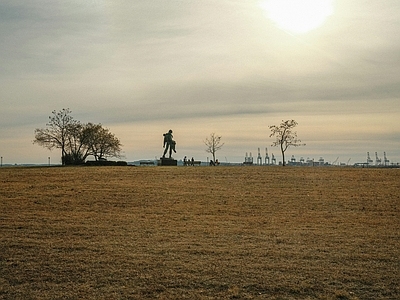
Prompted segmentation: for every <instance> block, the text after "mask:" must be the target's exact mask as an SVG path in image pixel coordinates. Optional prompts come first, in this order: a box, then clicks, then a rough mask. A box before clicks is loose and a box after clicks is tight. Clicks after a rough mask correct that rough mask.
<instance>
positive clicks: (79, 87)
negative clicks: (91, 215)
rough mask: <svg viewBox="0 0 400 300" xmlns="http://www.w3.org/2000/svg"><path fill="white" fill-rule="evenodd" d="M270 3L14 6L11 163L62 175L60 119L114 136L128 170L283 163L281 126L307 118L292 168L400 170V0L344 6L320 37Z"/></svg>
mask: <svg viewBox="0 0 400 300" xmlns="http://www.w3.org/2000/svg"><path fill="white" fill-rule="evenodd" d="M261 2H263V1H258V0H202V1H198V0H197V1H194V0H169V1H164V0H113V1H111V0H109V1H106V0H63V1H61V0H35V1H26V0H2V1H1V2H0V41H1V44H0V105H1V110H0V111H1V118H0V155H1V156H2V157H3V164H5V163H17V164H20V163H47V161H48V157H51V160H52V162H53V163H58V162H60V152H59V151H56V150H54V151H52V152H50V151H49V150H47V149H44V148H41V147H40V146H38V145H33V144H32V140H33V139H34V129H35V128H44V127H45V125H46V123H47V121H48V116H49V115H51V112H52V111H53V110H57V111H58V110H61V109H62V108H69V109H71V110H72V115H73V116H74V118H75V119H77V120H79V121H81V122H84V123H85V122H93V123H102V124H103V125H104V126H105V127H107V128H109V129H110V131H111V132H113V133H115V134H116V136H117V137H118V138H119V139H120V140H121V142H122V144H123V151H124V155H125V160H127V161H133V160H138V159H153V158H155V157H159V156H160V155H161V154H162V152H163V148H162V134H163V133H164V132H167V131H168V130H169V129H172V130H173V132H174V139H175V140H176V142H177V146H176V148H177V154H176V155H175V157H176V158H177V159H181V158H183V156H185V155H187V156H189V157H192V156H194V157H195V159H196V160H204V161H205V160H207V157H209V156H210V155H209V154H208V153H206V152H205V148H206V147H205V145H204V143H203V141H204V140H205V138H206V137H208V136H209V135H210V133H212V132H215V133H216V134H217V135H221V136H222V140H223V142H225V145H224V146H223V148H222V149H221V150H220V151H219V152H218V153H217V156H218V158H219V159H220V161H229V162H243V161H244V157H245V154H246V152H248V153H250V152H251V153H252V155H253V157H255V159H256V156H257V149H258V148H261V155H262V156H263V157H264V156H265V147H268V152H269V154H270V155H271V153H274V154H275V156H276V157H277V160H278V161H279V160H280V159H281V155H280V153H279V149H278V148H273V147H270V145H271V143H272V138H270V137H269V133H270V131H269V128H268V125H278V124H279V123H280V122H281V121H282V120H288V119H295V120H296V121H297V122H298V126H297V128H296V131H297V134H298V137H299V138H300V139H301V140H302V141H303V142H304V143H306V144H307V145H306V146H304V147H297V148H290V149H289V150H288V151H287V158H290V157H291V155H294V156H295V157H296V158H297V160H299V159H300V157H304V158H305V159H306V158H307V157H309V158H314V159H316V160H318V159H319V158H320V157H323V158H324V159H325V160H326V161H330V162H332V161H334V160H336V158H337V157H339V160H338V161H339V162H344V163H346V162H347V161H348V160H349V159H351V161H350V163H355V162H364V161H365V160H366V153H367V152H370V154H371V156H372V157H373V158H375V152H378V155H379V157H380V158H383V152H384V151H385V152H386V154H387V158H388V159H389V160H390V161H391V162H400V122H399V119H400V34H399V33H400V18H399V16H400V1H398V0H381V1H376V0H337V1H334V6H333V13H332V14H331V15H330V16H329V17H328V18H327V19H326V20H325V22H324V23H323V24H322V25H321V26H320V27H318V28H315V29H314V30H311V31H308V32H306V33H303V34H297V33H293V32H290V31H288V30H285V29H282V28H281V27H280V26H278V25H277V24H276V23H274V22H272V21H271V19H270V18H268V14H267V12H266V11H265V10H264V9H263V8H262V5H261V4H262V3H261Z"/></svg>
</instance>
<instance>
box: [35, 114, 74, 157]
mask: <svg viewBox="0 0 400 300" xmlns="http://www.w3.org/2000/svg"><path fill="white" fill-rule="evenodd" d="M52 114H53V115H52V116H49V122H48V123H47V124H46V126H47V127H46V128H44V129H35V140H34V141H33V143H36V144H38V145H40V146H43V147H45V148H47V149H49V150H53V149H55V148H57V149H61V161H62V164H63V165H64V164H65V159H66V157H67V155H68V152H67V150H66V148H67V145H68V142H69V135H70V129H71V128H72V127H74V126H76V125H77V124H79V122H78V121H76V120H74V118H73V117H72V116H71V111H70V110H69V108H64V109H62V110H60V111H59V112H56V111H55V110H53V111H52Z"/></svg>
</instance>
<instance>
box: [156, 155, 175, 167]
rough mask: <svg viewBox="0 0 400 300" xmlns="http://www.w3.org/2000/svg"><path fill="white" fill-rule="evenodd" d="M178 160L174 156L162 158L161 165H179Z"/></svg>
mask: <svg viewBox="0 0 400 300" xmlns="http://www.w3.org/2000/svg"><path fill="white" fill-rule="evenodd" d="M177 165H178V161H177V160H176V159H173V158H166V157H165V158H160V166H177Z"/></svg>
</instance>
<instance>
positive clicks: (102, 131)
mask: <svg viewBox="0 0 400 300" xmlns="http://www.w3.org/2000/svg"><path fill="white" fill-rule="evenodd" d="M83 138H84V140H85V143H86V145H87V146H88V149H90V152H89V154H90V155H93V156H94V158H95V160H101V159H105V158H107V157H120V153H121V146H122V145H121V142H120V140H119V139H118V138H117V137H116V136H115V135H114V134H113V133H111V132H110V130H109V129H107V128H104V127H103V126H102V125H101V124H92V123H88V124H86V126H85V128H84V129H83Z"/></svg>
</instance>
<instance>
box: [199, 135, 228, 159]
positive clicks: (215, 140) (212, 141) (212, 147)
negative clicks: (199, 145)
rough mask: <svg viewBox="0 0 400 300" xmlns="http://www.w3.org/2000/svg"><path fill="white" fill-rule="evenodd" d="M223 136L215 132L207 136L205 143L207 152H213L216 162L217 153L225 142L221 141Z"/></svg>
mask: <svg viewBox="0 0 400 300" xmlns="http://www.w3.org/2000/svg"><path fill="white" fill-rule="evenodd" d="M221 139H222V137H221V136H218V135H216V134H215V133H214V132H213V133H211V134H210V136H209V137H207V138H206V140H205V141H204V144H205V145H206V146H207V148H206V152H208V153H211V155H212V156H213V161H214V162H215V153H216V152H217V151H218V150H220V149H221V148H222V146H223V145H224V144H225V143H222V142H221Z"/></svg>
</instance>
